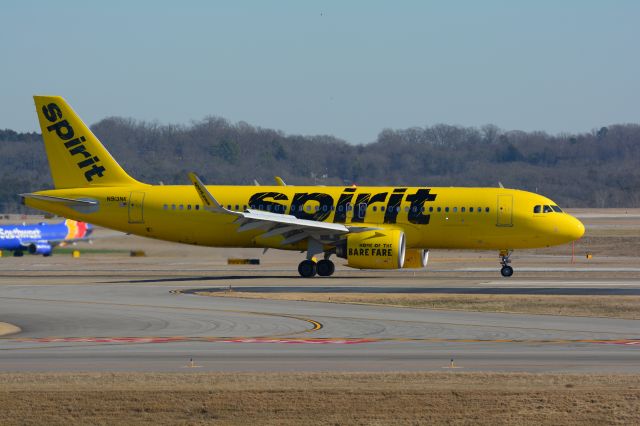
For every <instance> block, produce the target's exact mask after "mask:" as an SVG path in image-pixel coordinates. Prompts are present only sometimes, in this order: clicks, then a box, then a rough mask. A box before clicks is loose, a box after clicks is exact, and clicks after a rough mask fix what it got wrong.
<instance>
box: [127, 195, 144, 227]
mask: <svg viewBox="0 0 640 426" xmlns="http://www.w3.org/2000/svg"><path fill="white" fill-rule="evenodd" d="M143 202H144V192H139V191H131V194H129V223H144V211H143Z"/></svg>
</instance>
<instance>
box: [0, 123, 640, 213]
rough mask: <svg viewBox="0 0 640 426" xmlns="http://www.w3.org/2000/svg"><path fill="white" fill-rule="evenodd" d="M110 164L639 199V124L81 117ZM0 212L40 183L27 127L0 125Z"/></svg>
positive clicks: (241, 180)
mask: <svg viewBox="0 0 640 426" xmlns="http://www.w3.org/2000/svg"><path fill="white" fill-rule="evenodd" d="M92 130H93V132H94V133H95V134H96V135H97V136H98V138H100V140H101V141H102V142H103V143H104V144H105V146H106V147H107V148H108V150H109V151H110V152H111V154H112V155H113V156H114V157H115V158H116V159H117V160H118V162H119V163H120V164H121V165H122V166H123V167H124V168H125V169H126V170H127V171H128V172H129V173H130V174H131V175H132V176H133V177H135V178H136V179H138V180H141V181H144V182H148V183H154V184H157V183H160V182H162V183H164V184H188V183H189V181H188V178H187V173H188V172H189V171H196V172H197V173H199V174H200V175H201V176H202V177H203V179H204V180H205V182H207V183H208V184H253V182H254V180H257V181H258V182H259V183H261V184H263V185H271V184H273V176H274V175H279V176H282V177H283V178H284V180H285V181H286V182H287V183H289V184H297V185H305V184H311V185H351V184H354V183H355V184H357V185H412V186H481V187H496V186H498V182H501V183H502V184H503V185H504V186H505V187H507V188H518V189H524V190H527V191H532V192H538V193H541V194H544V195H546V196H548V197H550V198H551V199H553V200H554V201H556V202H558V203H559V204H560V205H562V206H568V207H640V167H638V166H639V160H640V125H638V124H617V125H611V126H608V127H602V128H600V129H597V130H593V131H591V132H586V133H578V134H559V135H550V134H547V133H545V132H523V131H518V130H514V131H505V130H502V129H500V128H498V127H496V126H494V125H486V126H483V127H480V128H476V127H463V126H452V125H446V124H437V125H434V126H429V127H413V128H409V129H396V130H394V129H384V130H382V131H381V132H380V134H379V135H378V137H377V138H376V140H375V141H374V142H372V143H369V144H365V145H353V144H349V143H347V142H345V141H344V140H341V139H338V138H335V137H333V136H328V135H317V136H301V135H287V134H285V133H283V132H281V131H277V130H272V129H265V128H260V127H255V126H251V125H249V124H247V123H245V122H238V123H231V122H229V121H227V120H225V119H223V118H220V117H208V118H205V119H203V120H201V121H198V122H194V123H192V124H190V125H172V124H167V125H163V124H158V123H149V122H142V121H136V120H132V119H127V118H119V117H112V118H106V119H104V120H102V121H100V122H98V123H96V124H94V125H93V126H92ZM0 182H2V184H1V185H0V212H5V213H9V212H24V211H26V210H25V208H24V207H22V206H20V205H19V197H18V196H17V194H19V193H22V192H30V191H35V190H39V189H47V188H52V187H53V185H52V182H51V178H50V173H49V167H48V164H47V159H46V156H45V152H44V146H43V143H42V140H41V137H40V135H39V134H38V133H18V132H15V131H13V130H9V129H6V130H0Z"/></svg>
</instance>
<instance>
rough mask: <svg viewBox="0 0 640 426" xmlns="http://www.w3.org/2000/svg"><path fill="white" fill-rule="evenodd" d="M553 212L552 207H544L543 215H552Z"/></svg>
mask: <svg viewBox="0 0 640 426" xmlns="http://www.w3.org/2000/svg"><path fill="white" fill-rule="evenodd" d="M552 211H553V210H551V207H550V206H546V205H545V206H544V210H543V211H542V212H543V213H551V212H552Z"/></svg>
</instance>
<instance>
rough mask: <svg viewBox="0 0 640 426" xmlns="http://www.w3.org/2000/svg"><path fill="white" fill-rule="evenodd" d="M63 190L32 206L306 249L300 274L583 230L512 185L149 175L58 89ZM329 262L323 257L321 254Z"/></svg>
mask: <svg viewBox="0 0 640 426" xmlns="http://www.w3.org/2000/svg"><path fill="white" fill-rule="evenodd" d="M34 100H35V105H36V111H37V113H38V119H39V121H40V126H41V128H42V137H43V139H44V144H45V149H46V152H47V157H48V159H49V166H50V167H51V175H52V178H53V183H54V186H55V189H53V190H45V191H38V192H34V193H29V194H21V196H22V197H23V202H24V204H26V205H27V206H29V207H33V208H36V209H40V210H44V211H47V212H51V213H55V214H58V215H60V216H64V217H68V218H72V219H75V220H79V221H85V222H90V223H93V224H96V225H100V226H104V227H107V228H112V229H116V230H119V231H123V232H127V233H132V234H136V235H141V236H144V237H150V238H157V239H162V240H169V241H177V242H180V243H186V244H195V245H204V246H216V247H261V248H276V249H284V250H296V251H301V252H306V259H305V260H303V261H302V262H300V265H299V266H298V272H299V273H300V275H301V276H303V277H313V276H315V275H319V276H330V275H332V274H333V272H334V270H335V267H334V264H333V262H332V261H331V260H330V257H331V256H332V255H336V256H337V257H340V258H344V259H346V262H347V265H348V266H350V267H353V268H361V269H398V268H415V267H425V266H426V263H427V260H428V253H429V252H428V250H429V249H438V248H442V249H486V250H498V251H499V256H500V264H501V265H502V269H501V273H502V275H503V276H505V277H508V276H511V275H512V274H513V268H512V267H511V266H509V263H510V259H509V256H510V255H511V253H512V251H513V249H521V248H537V247H548V246H551V245H557V244H564V243H568V242H571V241H574V240H576V239H578V238H580V237H581V236H582V235H583V233H584V226H583V225H582V223H580V221H579V220H577V219H576V218H574V217H572V216H571V215H569V214H567V213H564V212H563V211H562V210H561V209H560V208H559V207H558V206H557V205H556V203H554V202H553V201H551V200H550V199H548V198H545V197H543V196H541V195H538V194H533V193H530V192H525V191H519V190H513V189H504V188H454V187H450V188H436V187H424V186H420V187H406V186H402V187H349V186H346V187H318V186H285V185H283V182H278V183H279V185H277V186H205V185H204V184H203V183H202V181H201V180H200V179H199V178H198V176H196V175H195V174H193V173H190V174H189V179H190V180H191V182H192V184H193V185H159V186H158V185H149V184H145V183H142V182H138V181H137V180H135V179H133V178H132V177H130V176H129V175H128V174H127V173H126V172H125V171H124V170H123V169H122V168H121V167H120V166H119V165H118V163H117V162H116V161H115V160H114V158H113V157H112V156H111V155H110V154H109V152H108V151H107V150H106V149H105V147H104V146H103V145H102V144H101V143H100V141H99V140H98V139H97V138H96V137H95V136H94V134H93V133H92V132H91V130H89V128H88V127H87V126H86V125H85V124H84V123H83V122H82V120H81V119H80V118H79V117H78V115H77V114H76V113H75V112H74V111H73V110H72V109H71V107H70V106H69V105H68V104H67V102H66V101H65V100H64V99H63V98H61V97H57V96H34ZM317 257H318V258H320V260H318V261H316V258H317Z"/></svg>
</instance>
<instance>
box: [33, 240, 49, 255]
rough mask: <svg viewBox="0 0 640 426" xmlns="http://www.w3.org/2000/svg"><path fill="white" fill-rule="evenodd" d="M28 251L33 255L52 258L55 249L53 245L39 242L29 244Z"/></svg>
mask: <svg viewBox="0 0 640 426" xmlns="http://www.w3.org/2000/svg"><path fill="white" fill-rule="evenodd" d="M28 250H29V253H31V254H41V255H43V256H51V252H52V251H53V247H51V244H49V243H46V242H41V241H38V242H36V243H31V244H29V247H28Z"/></svg>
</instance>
